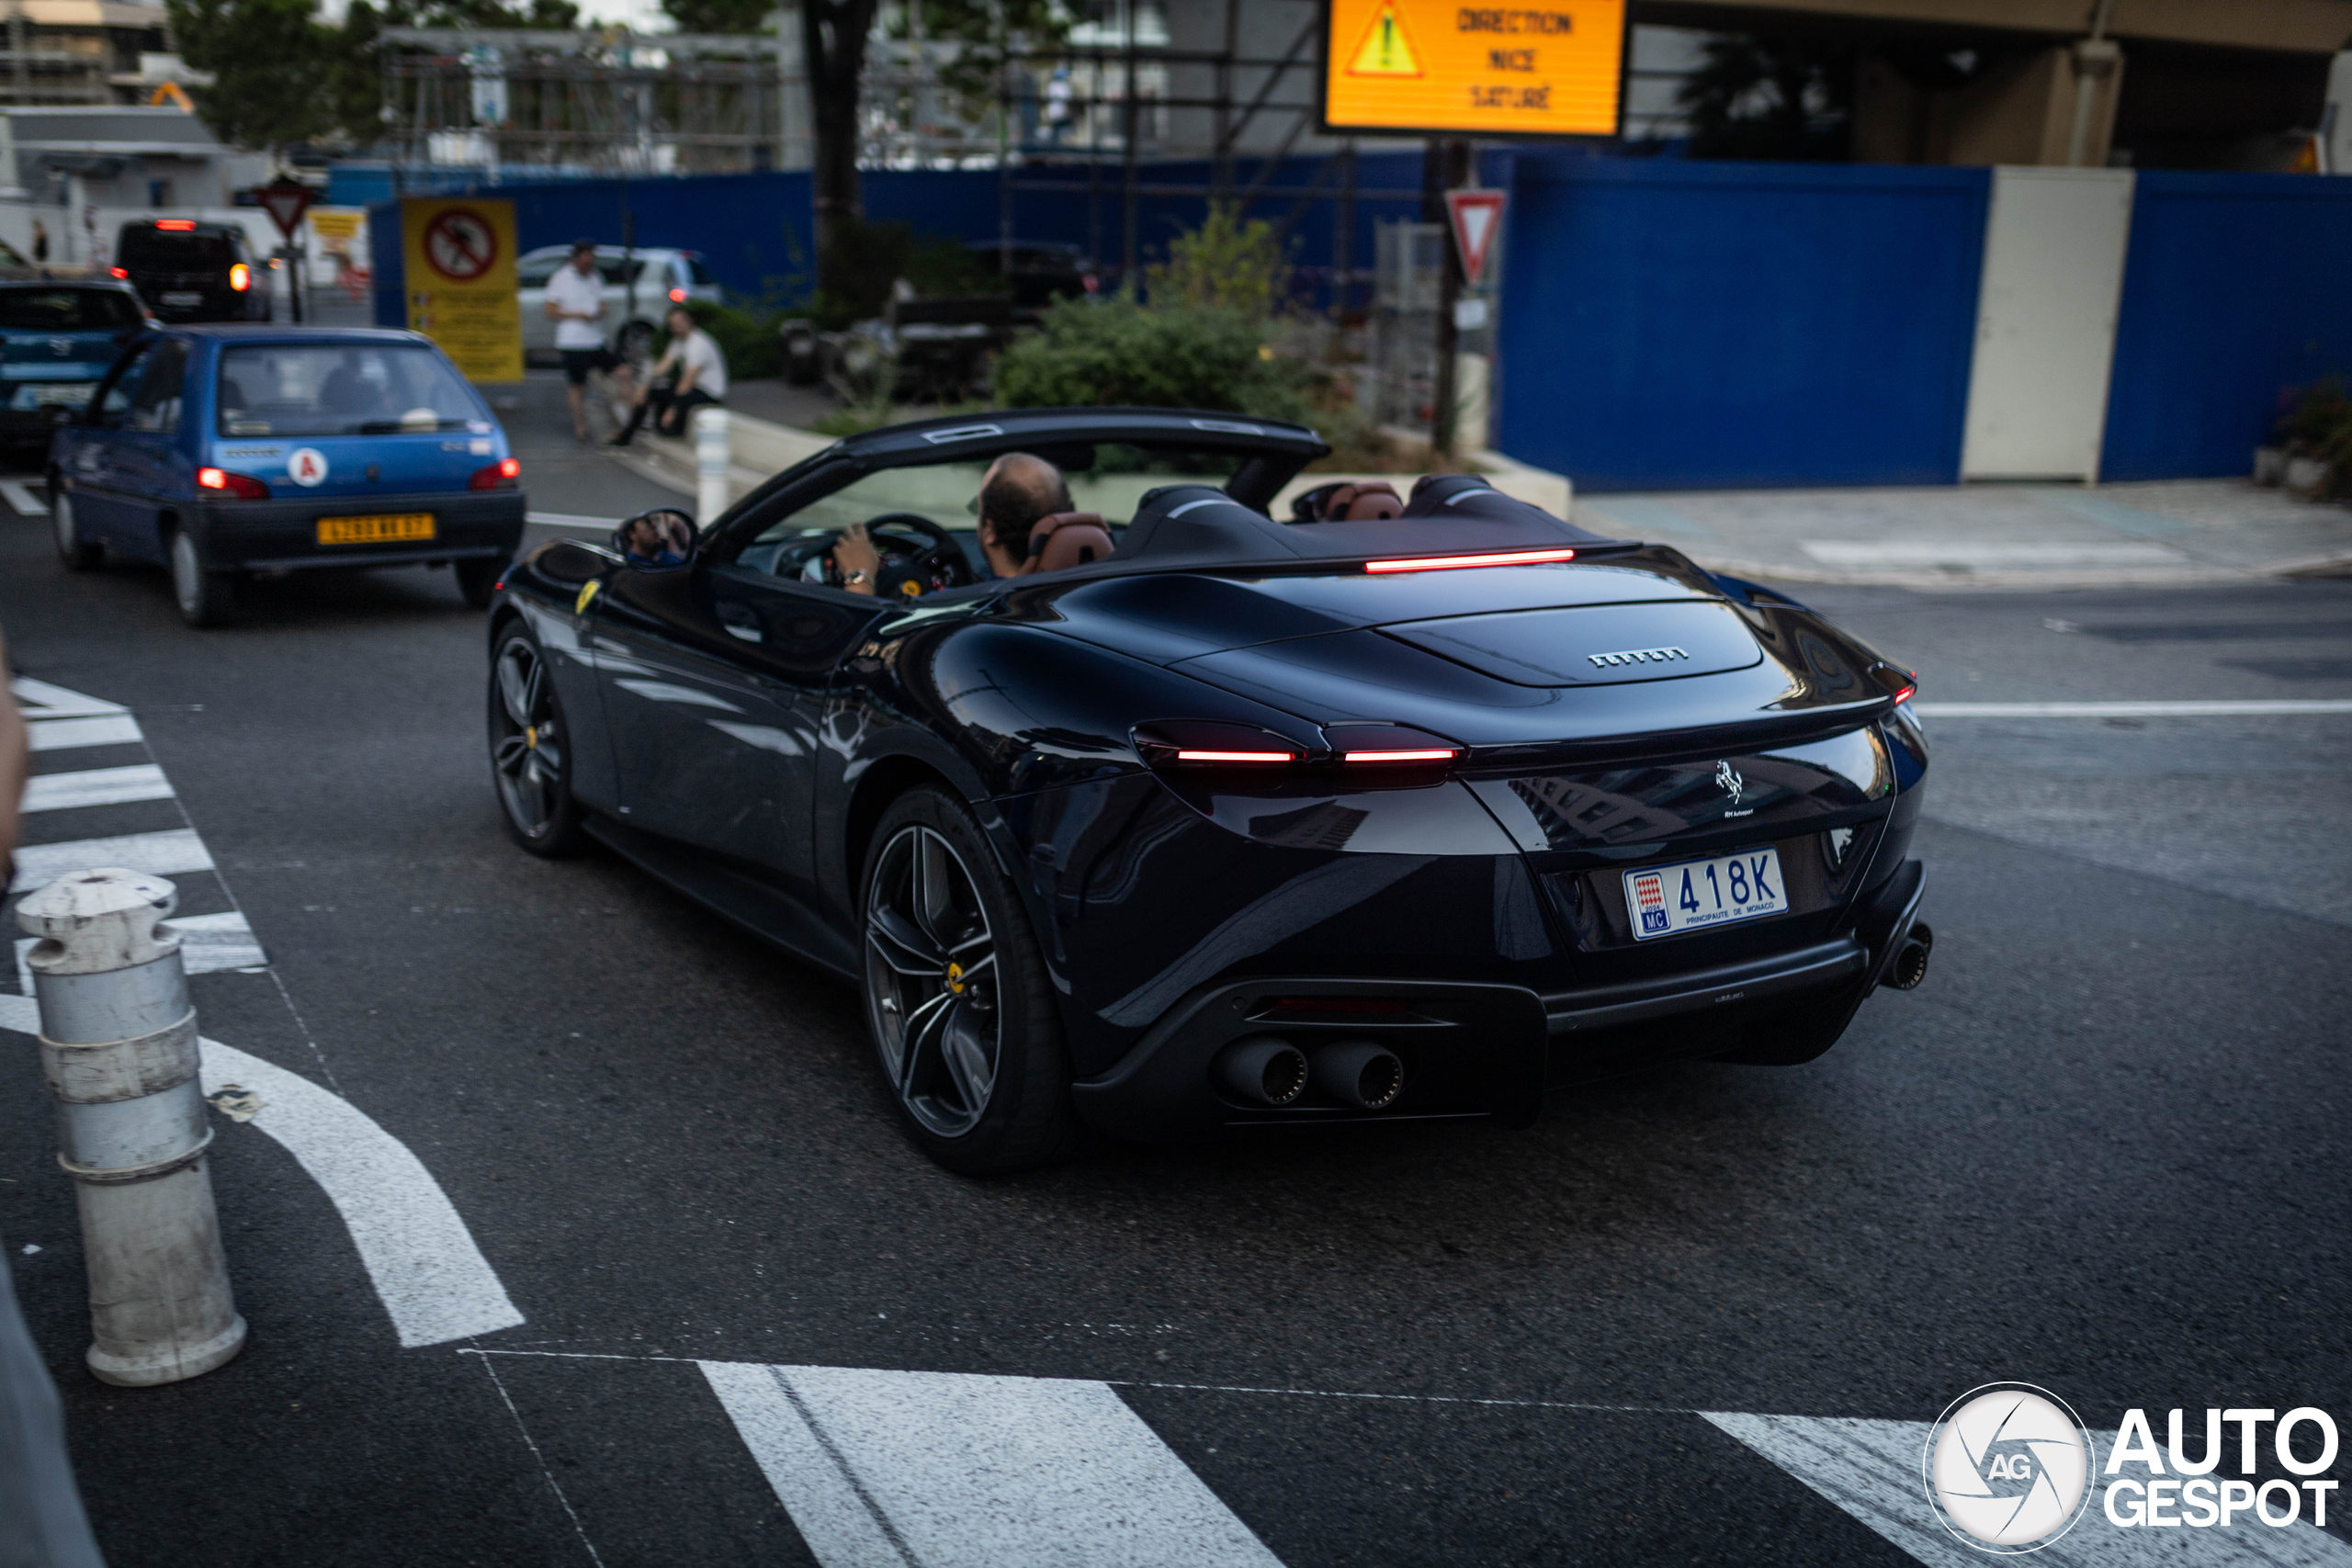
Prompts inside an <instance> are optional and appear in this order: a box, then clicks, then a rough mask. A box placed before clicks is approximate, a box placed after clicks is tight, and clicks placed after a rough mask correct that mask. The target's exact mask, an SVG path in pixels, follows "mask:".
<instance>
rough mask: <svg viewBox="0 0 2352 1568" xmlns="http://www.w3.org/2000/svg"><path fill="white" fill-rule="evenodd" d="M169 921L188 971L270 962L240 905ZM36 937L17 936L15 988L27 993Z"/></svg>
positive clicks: (212, 971) (30, 990) (30, 987)
mask: <svg viewBox="0 0 2352 1568" xmlns="http://www.w3.org/2000/svg"><path fill="white" fill-rule="evenodd" d="M171 923H172V929H173V930H174V931H177V932H179V933H180V964H181V966H182V967H183V968H184V969H186V970H187V973H189V974H191V975H217V974H219V973H220V972H221V971H222V970H235V969H261V968H266V967H267V965H268V964H269V956H268V954H266V953H263V952H262V950H261V943H260V942H256V941H254V932H253V927H251V926H250V925H248V924H246V922H245V912H244V911H243V909H223V910H222V911H221V912H220V913H219V914H217V915H175V916H174V917H173V918H172V922H171ZM39 940H40V939H39V938H37V937H29V936H23V937H18V938H17V988H18V989H20V990H22V991H23V992H24V994H25V995H27V996H28V997H29V996H31V995H32V994H33V972H32V966H31V964H28V962H27V958H28V954H30V953H31V952H32V950H33V944H34V943H35V942H38V941H39Z"/></svg>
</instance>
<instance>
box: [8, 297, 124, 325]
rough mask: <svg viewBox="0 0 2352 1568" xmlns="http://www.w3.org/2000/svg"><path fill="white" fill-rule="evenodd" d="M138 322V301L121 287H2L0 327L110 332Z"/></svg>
mask: <svg viewBox="0 0 2352 1568" xmlns="http://www.w3.org/2000/svg"><path fill="white" fill-rule="evenodd" d="M138 324H139V304H138V301H137V300H134V299H131V297H130V295H128V294H126V293H124V292H123V291H122V290H121V289H119V288H6V289H0V330H6V331H8V332H12V333H110V332H117V331H119V330H120V329H122V328H124V327H135V326H137V325H138Z"/></svg>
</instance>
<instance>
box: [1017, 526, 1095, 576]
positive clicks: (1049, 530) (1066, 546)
mask: <svg viewBox="0 0 2352 1568" xmlns="http://www.w3.org/2000/svg"><path fill="white" fill-rule="evenodd" d="M1117 548H1118V546H1117V545H1116V544H1114V543H1113V541H1112V538H1111V531H1110V530H1109V529H1108V528H1105V527H1104V526H1103V514H1102V513H1099V512H1057V513H1054V514H1053V515H1052V516H1050V517H1040V518H1039V519H1037V524H1036V526H1035V527H1033V528H1031V529H1030V530H1029V555H1028V558H1026V559H1024V560H1023V562H1022V563H1021V570H1019V571H1018V572H1016V573H1014V575H1015V576H1018V577H1027V576H1029V575H1030V574H1031V573H1033V572H1040V571H1059V570H1062V569H1063V568H1064V567H1071V566H1084V565H1085V564H1086V563H1087V562H1089V561H1098V560H1108V559H1110V558H1111V553H1112V551H1114V550H1115V549H1117Z"/></svg>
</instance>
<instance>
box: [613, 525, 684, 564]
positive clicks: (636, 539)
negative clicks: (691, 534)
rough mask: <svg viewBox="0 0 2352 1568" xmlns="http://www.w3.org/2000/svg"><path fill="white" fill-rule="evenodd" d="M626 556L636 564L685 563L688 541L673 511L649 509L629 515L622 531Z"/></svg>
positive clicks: (682, 526)
mask: <svg viewBox="0 0 2352 1568" xmlns="http://www.w3.org/2000/svg"><path fill="white" fill-rule="evenodd" d="M621 537H622V541H623V544H624V547H625V549H626V551H627V554H628V558H629V559H630V560H632V561H634V562H636V563H637V564H638V565H639V566H684V564H685V560H686V547H687V545H688V543H689V540H688V538H687V535H686V530H685V525H684V523H682V522H681V521H679V519H678V516H677V514H676V513H671V512H649V513H646V514H645V515H644V516H642V517H632V518H630V519H629V520H628V524H627V525H625V526H624V527H623V530H622V535H621Z"/></svg>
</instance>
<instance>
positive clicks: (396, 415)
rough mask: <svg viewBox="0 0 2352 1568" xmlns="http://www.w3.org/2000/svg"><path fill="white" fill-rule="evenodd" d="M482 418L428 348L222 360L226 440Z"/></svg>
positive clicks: (331, 347) (325, 348) (276, 352)
mask: <svg viewBox="0 0 2352 1568" xmlns="http://www.w3.org/2000/svg"><path fill="white" fill-rule="evenodd" d="M482 417H483V415H482V411H481V405H480V404H479V403H478V402H476V401H475V400H474V395H473V391H472V389H470V388H469V387H468V386H467V385H466V383H465V382H464V381H462V380H460V379H459V378H458V373H457V372H456V371H455V370H453V369H451V368H450V367H449V365H448V362H447V360H445V359H443V358H442V357H441V356H440V355H437V354H435V353H434V352H433V351H432V350H431V349H429V348H426V347H424V346H423V345H422V344H374V343H343V344H321V343H302V344H294V343H287V344H257V345H254V346H252V347H237V348H232V349H229V350H227V351H226V352H225V353H223V354H222V355H220V434H223V435H392V434H400V433H401V432H403V431H417V432H424V431H434V430H463V429H466V428H467V427H468V426H469V425H470V424H472V423H475V422H478V421H480V420H481V419H482Z"/></svg>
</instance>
